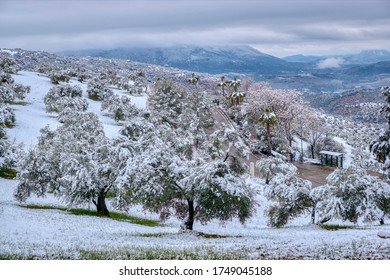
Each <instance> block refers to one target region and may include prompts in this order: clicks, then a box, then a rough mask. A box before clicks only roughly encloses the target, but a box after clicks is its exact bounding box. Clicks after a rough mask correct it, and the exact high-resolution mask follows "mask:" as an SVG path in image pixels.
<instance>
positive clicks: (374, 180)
mask: <svg viewBox="0 0 390 280" xmlns="http://www.w3.org/2000/svg"><path fill="white" fill-rule="evenodd" d="M327 181H328V182H327V184H326V185H325V186H322V187H319V188H315V189H313V191H312V197H313V199H314V200H315V201H317V205H316V211H317V214H318V216H319V219H320V221H322V222H326V221H328V220H330V219H341V220H343V221H350V222H353V223H357V222H358V221H359V218H363V221H364V222H373V221H381V222H383V221H384V218H385V216H388V215H390V206H389V205H390V185H388V184H387V183H385V182H383V181H382V180H380V179H379V178H378V177H374V176H371V175H368V174H367V172H366V171H365V170H363V169H355V170H351V169H337V170H336V171H334V172H333V173H331V174H330V175H329V176H328V178H327Z"/></svg>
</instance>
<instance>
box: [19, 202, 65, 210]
mask: <svg viewBox="0 0 390 280" xmlns="http://www.w3.org/2000/svg"><path fill="white" fill-rule="evenodd" d="M22 207H24V208H28V209H38V210H61V211H66V210H67V209H66V208H64V207H57V206H50V205H35V204H28V205H23V206H22Z"/></svg>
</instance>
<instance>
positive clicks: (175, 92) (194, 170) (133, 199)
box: [117, 79, 253, 230]
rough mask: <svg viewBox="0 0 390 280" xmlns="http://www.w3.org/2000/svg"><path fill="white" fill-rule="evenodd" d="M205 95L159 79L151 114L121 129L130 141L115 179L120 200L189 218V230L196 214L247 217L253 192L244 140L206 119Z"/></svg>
mask: <svg viewBox="0 0 390 280" xmlns="http://www.w3.org/2000/svg"><path fill="white" fill-rule="evenodd" d="M194 92H195V91H193V93H194ZM204 98H205V95H204V94H199V95H197V96H189V93H188V92H186V90H185V88H184V87H181V86H179V85H177V84H175V83H174V82H173V81H172V80H169V79H162V80H159V81H158V82H157V83H156V85H155V88H154V91H153V92H152V93H151V96H150V100H148V101H149V103H148V104H149V106H150V111H151V115H150V118H149V120H146V119H144V120H143V121H142V119H140V118H135V119H134V120H133V121H131V125H126V126H125V129H123V130H122V133H123V134H126V135H127V136H128V137H127V140H126V141H128V142H129V143H131V144H130V145H128V147H129V151H128V152H127V153H124V152H123V150H122V153H121V154H122V155H123V154H127V155H128V157H127V159H126V161H127V163H126V164H125V167H124V168H122V169H121V170H122V171H121V174H120V176H118V179H117V183H118V185H119V186H121V187H118V189H119V192H118V193H119V194H118V200H117V204H118V206H120V207H122V208H123V207H127V206H128V205H131V204H134V203H141V204H142V205H144V207H145V208H147V209H149V210H152V211H155V212H158V213H160V215H161V218H162V219H166V218H168V217H169V216H170V215H175V216H177V217H179V218H181V219H185V218H186V220H185V222H184V225H183V227H184V228H185V229H188V230H192V229H193V224H194V221H196V220H198V221H200V222H207V221H209V220H211V219H214V218H216V219H219V220H221V221H226V220H228V219H231V218H233V217H238V218H239V219H240V220H241V221H242V222H243V221H245V220H246V219H247V218H248V217H249V216H250V215H251V213H252V210H253V193H252V190H251V188H250V186H249V185H248V184H247V183H246V181H245V180H244V179H243V177H242V176H241V174H242V172H243V169H242V168H240V167H241V162H240V161H239V156H240V154H241V153H242V152H243V150H244V149H245V145H244V143H243V142H242V140H240V137H239V135H238V134H237V133H236V132H235V131H233V130H231V129H230V130H229V129H222V130H215V129H214V128H213V126H212V123H210V121H209V120H208V121H206V120H205V119H203V117H204V116H205V115H206V116H207V115H210V114H211V112H209V110H211V108H210V107H209V105H208V102H207V100H203V99H204ZM190 104H192V105H190ZM193 104H198V106H194V105H193ZM200 112H203V113H200ZM206 129H207V130H208V131H207V132H206ZM126 141H125V142H126ZM122 147H123V145H122ZM130 147H131V148H130Z"/></svg>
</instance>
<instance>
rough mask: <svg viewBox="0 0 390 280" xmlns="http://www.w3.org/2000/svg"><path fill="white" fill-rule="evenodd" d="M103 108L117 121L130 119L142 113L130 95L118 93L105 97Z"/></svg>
mask: <svg viewBox="0 0 390 280" xmlns="http://www.w3.org/2000/svg"><path fill="white" fill-rule="evenodd" d="M101 110H102V111H107V112H108V113H109V114H110V115H112V116H113V117H114V119H115V120H117V121H119V120H121V121H123V120H126V119H130V118H132V117H134V116H137V115H139V114H140V113H141V110H139V109H137V107H135V105H134V104H133V103H132V101H131V99H130V98H129V97H127V96H125V95H122V96H120V95H118V94H113V95H111V96H109V97H107V98H105V99H103V101H102V105H101Z"/></svg>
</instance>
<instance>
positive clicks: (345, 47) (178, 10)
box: [0, 0, 390, 57]
mask: <svg viewBox="0 0 390 280" xmlns="http://www.w3.org/2000/svg"><path fill="white" fill-rule="evenodd" d="M167 44H168V45H175V44H195V45H217V44H218V45H230V44H241V45H242V44H245V45H252V46H254V47H256V48H257V49H259V50H260V51H263V52H265V53H268V54H272V55H275V56H279V57H280V56H285V55H291V54H298V53H302V54H344V53H357V52H359V51H361V50H365V49H387V50H390V1H389V0H365V1H363V0H238V1H237V0H207V1H206V0H143V1H131V0H78V1H74V0H62V1H60V0H58V1H57V0H0V48H18V47H19V48H23V49H29V50H45V51H51V52H55V51H63V50H80V49H97V48H104V49H112V48H120V47H127V46H151V45H152V46H161V45H167Z"/></svg>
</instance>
